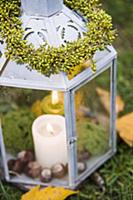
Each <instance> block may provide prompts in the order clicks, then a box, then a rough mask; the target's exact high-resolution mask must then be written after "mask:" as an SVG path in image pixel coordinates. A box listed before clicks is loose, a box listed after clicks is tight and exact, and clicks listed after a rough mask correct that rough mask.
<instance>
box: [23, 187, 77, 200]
mask: <svg viewBox="0 0 133 200" xmlns="http://www.w3.org/2000/svg"><path fill="white" fill-rule="evenodd" d="M77 193H78V191H73V190H68V189H65V188H63V187H47V188H45V189H42V190H40V187H39V186H37V187H35V188H33V189H32V190H31V191H29V192H28V193H26V194H24V195H23V196H22V198H21V200H64V199H66V198H67V197H69V196H71V195H74V194H77Z"/></svg>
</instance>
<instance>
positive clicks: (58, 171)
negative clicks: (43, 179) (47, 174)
mask: <svg viewBox="0 0 133 200" xmlns="http://www.w3.org/2000/svg"><path fill="white" fill-rule="evenodd" d="M51 170H52V174H53V176H54V177H55V178H62V177H63V176H65V174H66V167H65V166H64V165H63V164H61V163H58V164H55V165H53V166H52V168H51Z"/></svg>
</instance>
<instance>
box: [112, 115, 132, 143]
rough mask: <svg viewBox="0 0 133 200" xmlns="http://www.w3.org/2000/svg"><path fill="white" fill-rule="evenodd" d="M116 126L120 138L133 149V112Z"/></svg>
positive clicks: (119, 120)
mask: <svg viewBox="0 0 133 200" xmlns="http://www.w3.org/2000/svg"><path fill="white" fill-rule="evenodd" d="M116 125H117V130H118V132H119V135H120V137H121V138H122V139H123V140H124V141H125V142H126V143H127V144H128V145H129V146H130V147H133V112H132V113H129V114H127V115H125V116H123V117H121V118H119V119H117V124H116Z"/></svg>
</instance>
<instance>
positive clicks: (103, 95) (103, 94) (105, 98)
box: [96, 87, 125, 113]
mask: <svg viewBox="0 0 133 200" xmlns="http://www.w3.org/2000/svg"><path fill="white" fill-rule="evenodd" d="M96 91H97V94H98V95H99V97H100V101H101V103H102V105H103V106H104V108H105V109H106V111H107V112H110V93H109V92H108V91H106V90H104V89H102V88H99V87H97V88H96ZM124 106H125V105H124V102H123V100H122V98H121V97H120V96H117V97H116V112H117V113H119V112H121V111H123V110H124Z"/></svg>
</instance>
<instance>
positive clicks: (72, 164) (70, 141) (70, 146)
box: [64, 90, 78, 188]
mask: <svg viewBox="0 0 133 200" xmlns="http://www.w3.org/2000/svg"><path fill="white" fill-rule="evenodd" d="M64 104H65V105H64V108H65V120H66V135H67V150H68V176H69V188H75V185H76V179H77V175H78V170H77V137H76V130H75V129H76V128H75V126H76V125H75V111H74V91H73V90H69V91H66V92H65V94H64Z"/></svg>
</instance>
